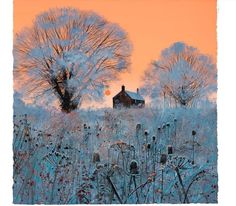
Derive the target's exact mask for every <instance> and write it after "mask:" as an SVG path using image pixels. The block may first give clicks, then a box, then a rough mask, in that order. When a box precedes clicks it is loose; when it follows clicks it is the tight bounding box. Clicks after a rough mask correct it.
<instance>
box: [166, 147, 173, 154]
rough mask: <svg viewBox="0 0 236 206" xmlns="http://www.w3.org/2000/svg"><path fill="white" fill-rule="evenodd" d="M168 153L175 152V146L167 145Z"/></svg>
mask: <svg viewBox="0 0 236 206" xmlns="http://www.w3.org/2000/svg"><path fill="white" fill-rule="evenodd" d="M167 153H168V154H173V147H172V146H171V145H168V146H167Z"/></svg>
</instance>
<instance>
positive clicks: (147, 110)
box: [12, 0, 218, 204]
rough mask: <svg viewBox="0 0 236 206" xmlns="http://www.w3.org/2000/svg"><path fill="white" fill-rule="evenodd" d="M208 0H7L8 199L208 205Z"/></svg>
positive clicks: (211, 46) (214, 190)
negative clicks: (10, 88)
mask: <svg viewBox="0 0 236 206" xmlns="http://www.w3.org/2000/svg"><path fill="white" fill-rule="evenodd" d="M216 4H217V2H216V0H207V1H205V0H165V1H164V0H149V1H146V0H129V1H127V0H119V1H118V0H109V1H107V0H99V1H98V0H50V1H47V0H41V1H26V0H14V35H13V56H14V68H13V76H14V106H13V107H14V116H13V124H14V131H13V146H12V147H13V161H14V164H13V203H14V204H162V203H171V204H185V203H217V202H218V172H217V161H218V149H217V104H216V100H217V66H216V61H217V56H216V54H217V38H216V36H217V34H216V17H217V12H216V11H217V10H216Z"/></svg>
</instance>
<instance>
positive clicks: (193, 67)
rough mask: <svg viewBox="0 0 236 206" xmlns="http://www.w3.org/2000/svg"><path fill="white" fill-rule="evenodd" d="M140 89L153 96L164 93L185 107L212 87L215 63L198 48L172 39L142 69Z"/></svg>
mask: <svg viewBox="0 0 236 206" xmlns="http://www.w3.org/2000/svg"><path fill="white" fill-rule="evenodd" d="M143 89H144V90H146V92H147V93H148V94H149V95H150V96H151V97H152V98H153V99H157V98H158V97H160V96H164V98H169V99H173V100H174V101H175V102H176V103H178V104H180V105H181V106H189V105H190V104H191V103H192V102H193V101H194V100H196V99H198V98H200V97H204V96H207V95H208V94H210V93H212V92H214V91H215V90H216V68H215V64H214V63H213V62H212V60H211V58H210V57H209V56H207V55H204V54H201V53H200V52H199V51H198V49H196V48H194V47H191V46H188V45H187V44H185V43H183V42H176V43H174V44H172V45H171V46H170V47H169V48H166V49H164V50H163V51H162V53H161V56H160V58H159V59H158V60H155V61H153V62H152V63H151V66H150V67H149V68H148V69H147V70H146V72H145V76H144V87H143Z"/></svg>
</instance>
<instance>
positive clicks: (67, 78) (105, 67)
mask: <svg viewBox="0 0 236 206" xmlns="http://www.w3.org/2000/svg"><path fill="white" fill-rule="evenodd" d="M130 51H131V46H130V44H129V42H128V40H127V35H126V33H125V32H124V31H123V30H122V29H121V28H120V27H119V26H118V25H116V24H112V23H109V22H108V21H106V20H105V19H104V18H102V17H100V16H98V15H97V14H95V13H92V12H84V11H79V10H77V9H72V8H61V9H51V10H49V11H46V12H43V13H41V14H39V15H38V16H37V17H36V19H35V20H34V22H33V25H32V27H30V28H25V29H24V30H23V31H21V32H20V33H19V34H17V36H16V39H15V43H14V80H15V83H16V85H17V89H18V90H19V92H20V93H22V94H23V98H24V100H25V101H27V102H34V103H35V104H40V105H42V104H51V105H52V104H53V105H58V106H59V107H60V109H61V110H62V111H63V112H66V113H69V112H71V111H72V110H75V109H77V108H79V106H80V105H81V102H82V101H86V100H88V99H98V98H99V97H102V96H103V89H104V88H105V86H107V85H108V83H109V81H110V80H114V79H116V78H117V77H118V74H119V72H121V71H122V70H125V69H127V67H128V65H129V55H130Z"/></svg>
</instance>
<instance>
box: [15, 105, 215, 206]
mask: <svg viewBox="0 0 236 206" xmlns="http://www.w3.org/2000/svg"><path fill="white" fill-rule="evenodd" d="M19 107H20V108H19ZM14 109H15V116H14V123H15V126H14V143H13V149H14V202H15V203H45V204H50V203H55V204H60V203H64V204H72V203H154V202H156V203H160V202H165V203H168V202H169V203H184V202H186V203H188V202H195V203H196V202H206V203H210V202H211V203H213V202H217V125H216V115H217V114H216V108H215V106H212V105H208V106H204V107H203V108H201V107H199V108H169V109H165V110H161V109H155V108H143V109H122V110H113V109H110V108H106V109H99V110H77V111H74V112H72V113H70V114H64V113H61V112H58V111H52V110H51V111H50V112H48V111H46V110H43V109H41V108H38V107H37V108H32V107H29V106H25V105H23V104H15V108H14ZM25 113H26V114H27V116H25V115H24V114H25ZM193 131H195V132H196V134H195V135H193ZM193 143H194V145H193ZM168 146H169V147H172V150H173V154H168V151H167V147H168ZM193 147H194V148H193ZM193 150H194V154H193ZM169 152H170V151H169ZM163 154H166V155H167V162H165V161H164V163H163V164H161V163H160V161H161V156H163ZM193 156H194V157H193ZM193 158H194V159H193ZM193 160H194V162H193ZM132 162H135V163H136V166H137V167H135V164H133V167H132V165H131V163H132ZM162 174H163V176H162Z"/></svg>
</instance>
